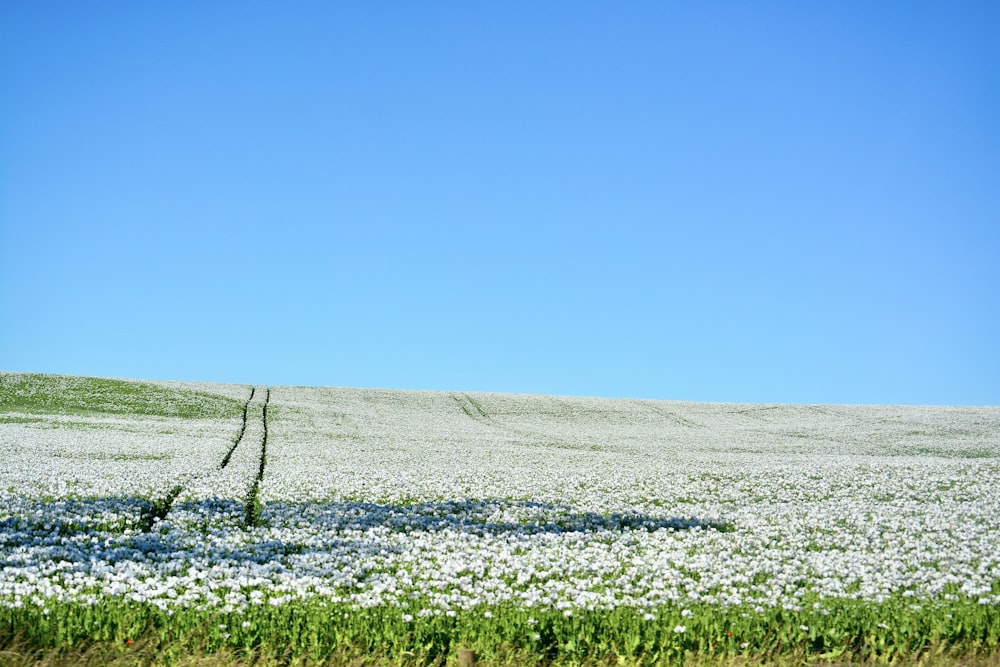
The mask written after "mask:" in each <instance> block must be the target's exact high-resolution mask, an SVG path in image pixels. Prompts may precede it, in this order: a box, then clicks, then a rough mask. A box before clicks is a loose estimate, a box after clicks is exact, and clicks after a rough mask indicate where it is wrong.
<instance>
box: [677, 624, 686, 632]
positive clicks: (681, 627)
mask: <svg viewBox="0 0 1000 667" xmlns="http://www.w3.org/2000/svg"><path fill="white" fill-rule="evenodd" d="M685 630H687V627H686V626H683V625H675V626H674V632H676V633H677V634H682V633H683V632H684V631H685Z"/></svg>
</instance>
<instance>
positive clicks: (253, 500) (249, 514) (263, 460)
mask: <svg viewBox="0 0 1000 667" xmlns="http://www.w3.org/2000/svg"><path fill="white" fill-rule="evenodd" d="M270 400H271V388H270V387H264V404H263V405H262V406H261V410H260V419H261V422H262V426H263V428H264V435H263V437H262V438H261V442H260V463H259V464H258V466H257V478H256V479H254V481H253V484H251V485H250V489H249V490H248V491H247V499H246V513H245V518H244V521H243V523H244V527H245V528H253V527H254V526H259V525H260V510H261V505H260V501H259V500H258V498H257V494H258V493H259V492H260V483H261V481H262V480H263V479H264V467H265V466H266V465H267V404H268V402H269V401H270Z"/></svg>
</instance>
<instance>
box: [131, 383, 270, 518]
mask: <svg viewBox="0 0 1000 667" xmlns="http://www.w3.org/2000/svg"><path fill="white" fill-rule="evenodd" d="M257 389H258V388H257V387H251V388H250V396H249V397H248V398H247V400H246V402H245V403H244V404H243V421H242V423H241V424H240V430H239V432H238V433H237V434H236V438H235V439H234V440H233V446H232V447H230V448H229V451H228V452H226V455H225V456H224V457H223V458H222V461H221V462H220V463H219V468H218V469H219V470H224V469H225V468H226V466H228V465H229V461H230V460H232V458H233V454H234V453H235V452H236V449H237V448H238V447H239V446H240V443H242V442H243V440H244V439H245V436H246V434H247V419H248V415H249V412H250V405H251V403H253V400H254V396H255V395H256V394H257ZM208 474H210V473H208V472H204V473H200V474H196V475H194V476H187V477H186V478H185V479H184V480H183V482H184V483H181V484H175V485H174V486H173V487H172V488H171V489H170V491H168V492H167V493H166V495H165V496H163V497H162V498H157V499H154V500H152V501H151V502H150V506H149V508H148V509H146V510H144V511H143V512H142V514H141V515H140V517H139V527H140V529H141V530H142V532H144V533H148V532H150V531H152V530H153V527H154V526H155V525H156V523H157V522H159V521H162V520H163V519H166V518H167V515H168V514H170V510H171V509H172V508H173V506H174V502H175V501H176V500H177V498H178V497H179V496H180V495H181V493H183V491H184V488H185V487H186V486H190V485H192V484H194V483H195V482H197V481H199V480H200V479H202V478H204V477H205V476H207V475H208Z"/></svg>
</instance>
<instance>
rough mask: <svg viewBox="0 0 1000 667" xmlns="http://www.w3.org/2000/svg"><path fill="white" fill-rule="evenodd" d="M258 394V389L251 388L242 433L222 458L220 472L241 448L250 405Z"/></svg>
mask: <svg viewBox="0 0 1000 667" xmlns="http://www.w3.org/2000/svg"><path fill="white" fill-rule="evenodd" d="M256 393H257V387H251V388H250V398H248V399H247V401H246V403H244V404H243V424H242V426H240V432H239V433H238V434H237V435H236V440H234V441H233V446H232V447H230V448H229V451H228V452H226V455H225V456H224V457H223V458H222V463H220V464H219V470H222V469H224V468H225V467H226V466H227V465H229V460H230V459H232V458H233V452H235V451H236V448H237V447H239V446H240V442H242V441H243V436H244V434H246V432H247V413H248V412H249V411H250V403H252V402H253V397H254V394H256Z"/></svg>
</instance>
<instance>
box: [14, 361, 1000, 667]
mask: <svg viewBox="0 0 1000 667" xmlns="http://www.w3.org/2000/svg"><path fill="white" fill-rule="evenodd" d="M0 640H2V642H3V643H5V644H4V645H7V646H14V645H16V646H17V647H18V649H17V651H12V652H11V654H10V655H15V653H16V654H17V655H23V654H24V653H25V652H27V651H40V652H45V651H56V652H59V651H61V652H65V653H69V652H72V651H74V650H84V649H85V648H86V647H92V646H95V645H99V646H101V647H102V650H104V651H117V652H119V653H120V654H121V655H122V656H126V657H127V656H128V655H129V651H130V650H131V647H133V646H137V645H140V644H141V645H143V646H155V647H156V651H157V654H156V656H155V659H156V661H158V662H166V663H169V662H171V661H174V662H176V661H179V660H181V659H182V657H183V656H184V655H185V654H188V653H191V652H197V653H199V654H202V655H210V654H214V653H216V652H226V654H227V655H232V656H236V657H235V658H234V660H239V659H240V656H243V658H245V659H246V660H247V661H248V662H249V661H251V660H250V658H251V657H254V658H255V659H259V658H261V656H270V657H271V658H272V659H274V660H277V661H278V662H279V663H281V664H295V663H298V662H301V663H303V664H312V663H317V664H322V663H324V662H326V661H330V660H332V659H334V658H337V659H341V660H345V661H346V660H348V659H353V658H357V657H364V658H366V659H368V660H373V661H376V662H379V661H381V662H385V663H391V664H400V663H406V664H409V663H410V662H412V663H414V664H425V663H432V662H449V663H454V662H455V661H456V660H457V657H456V655H457V654H456V651H457V650H458V649H459V648H464V649H471V650H472V651H474V652H475V658H476V660H477V661H478V662H480V663H483V664H492V663H494V662H495V663H498V664H499V663H505V664H507V663H516V664H524V663H526V662H534V663H540V664H541V663H558V664H572V663H576V662H588V661H590V662H594V663H602V664H603V663H607V664H616V663H618V662H626V663H648V664H653V663H663V664H683V663H684V662H685V661H688V662H691V661H702V662H704V661H708V663H711V661H712V660H718V661H720V664H721V662H724V661H725V660H733V659H740V660H744V661H747V662H744V663H739V664H750V663H753V662H754V661H758V662H760V661H765V662H766V661H768V660H780V659H783V658H787V659H788V660H791V661H797V662H798V663H802V662H810V661H827V662H837V661H845V662H846V661H864V660H867V661H879V660H881V661H890V660H897V659H900V660H907V659H911V658H914V657H920V656H927V655H941V656H945V655H949V656H961V657H962V658H963V659H964V658H969V659H973V658H977V659H981V658H984V657H986V658H989V657H991V656H993V657H995V656H997V654H998V653H1000V407H916V406H834V405H829V406H806V405H756V404H753V405H752V404H722V403H716V404H711V403H687V402H674V401H653V400H638V399H598V398H581V397H557V396H539V395H511V394H485V393H468V394H467V393H448V392H430V391H397V390H373V389H349V388H315V387H265V386H256V387H252V386H249V385H246V386H243V385H215V384H198V383H180V382H139V381H130V380H108V379H97V378H78V377H65V376H53V375H37V374H15V373H0ZM150 642H151V643H150ZM137 643H138V644H137ZM0 648H2V647H0ZM3 655H4V654H3V653H2V652H0V664H6V663H4V662H3ZM139 658H142V656H139ZM137 659H138V658H137ZM142 659H143V660H146V661H147V662H150V661H152V658H149V656H148V654H147V656H146V658H142ZM708 663H705V664H708ZM11 664H13V663H11ZM18 664H21V663H18ZM25 664H28V663H25ZM336 664H340V663H336ZM344 664H348V663H347V662H345V663H344ZM699 664H702V663H699ZM733 664H737V663H733Z"/></svg>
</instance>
